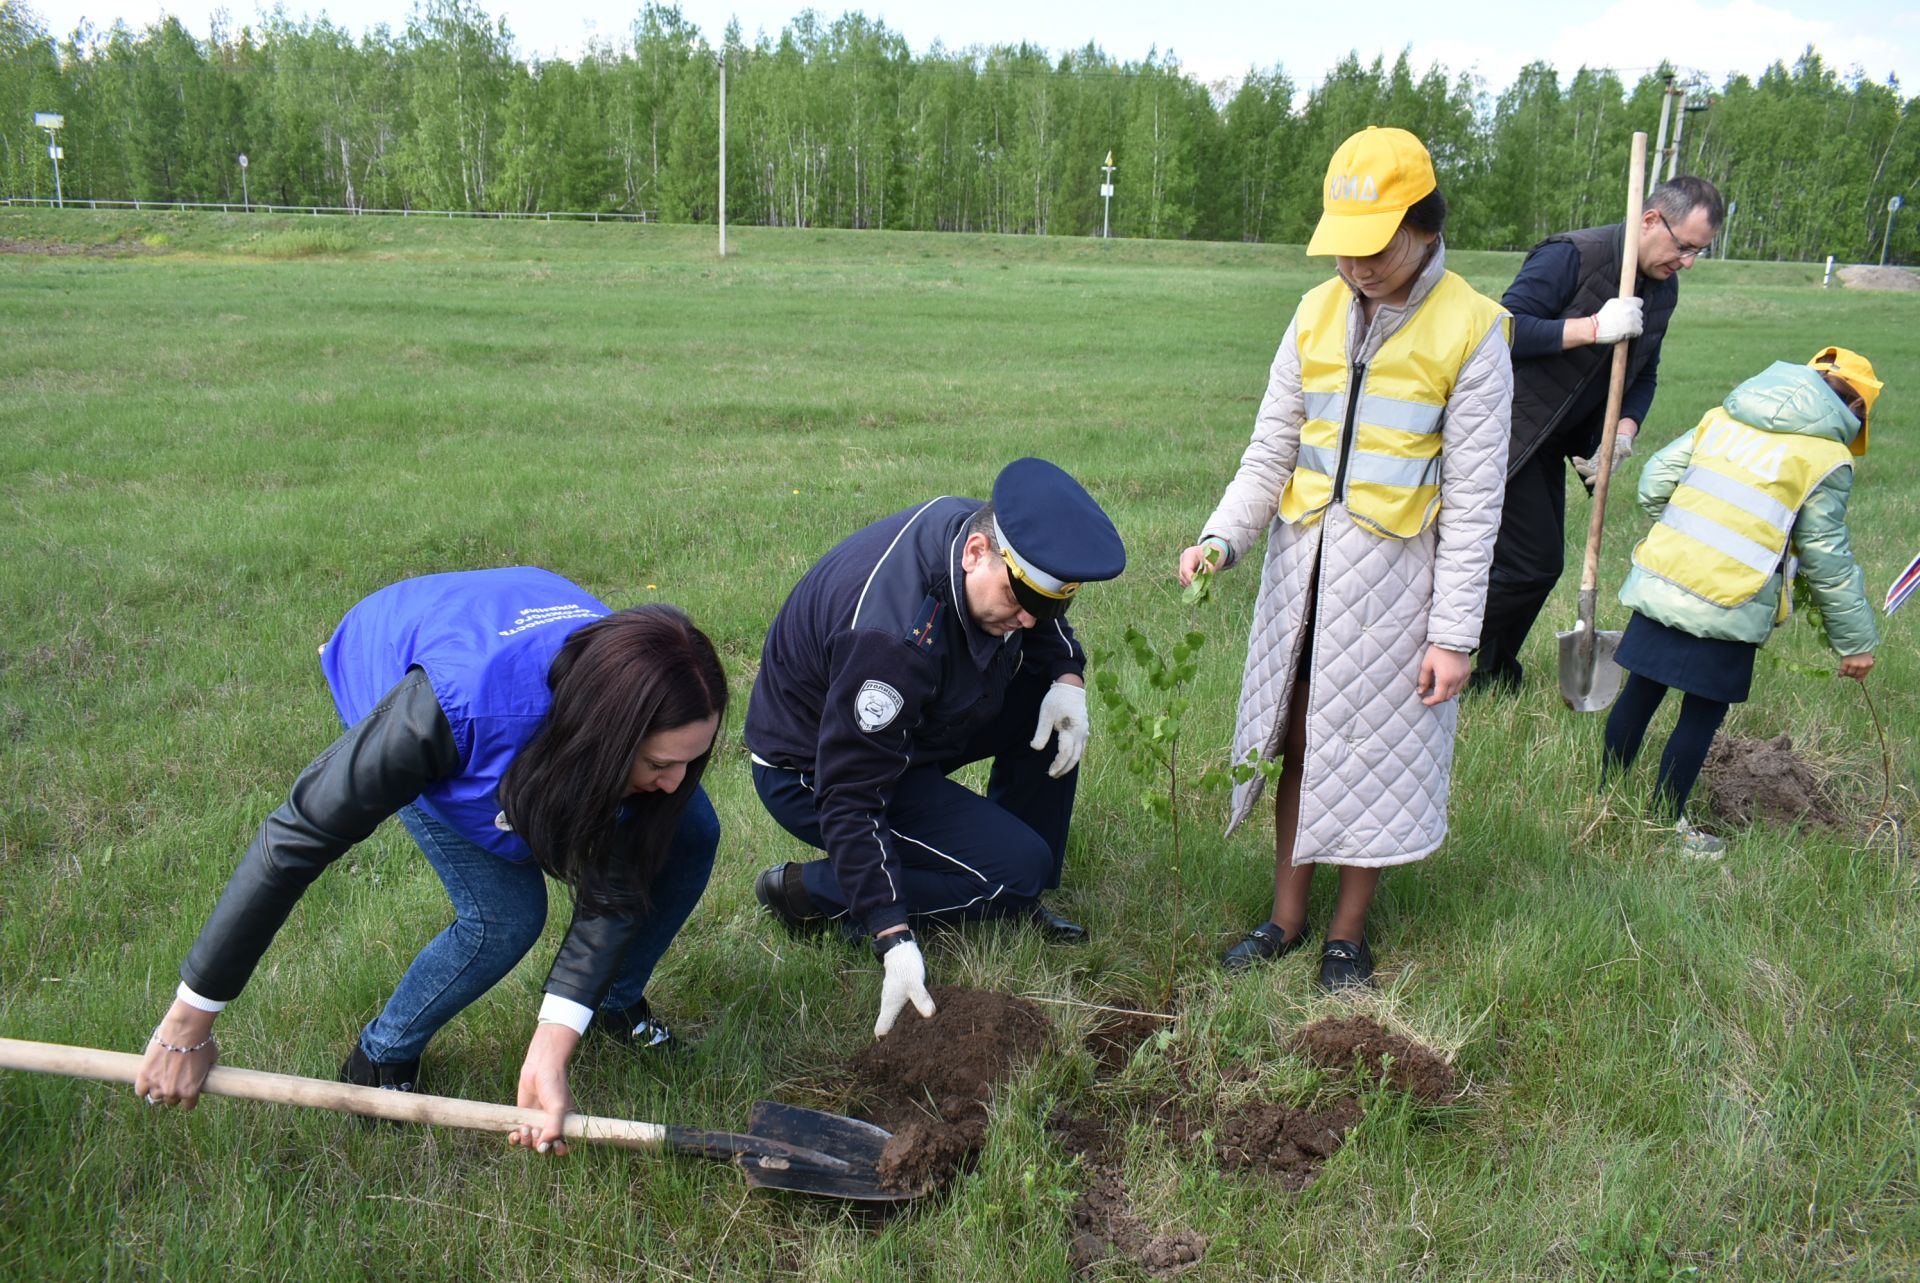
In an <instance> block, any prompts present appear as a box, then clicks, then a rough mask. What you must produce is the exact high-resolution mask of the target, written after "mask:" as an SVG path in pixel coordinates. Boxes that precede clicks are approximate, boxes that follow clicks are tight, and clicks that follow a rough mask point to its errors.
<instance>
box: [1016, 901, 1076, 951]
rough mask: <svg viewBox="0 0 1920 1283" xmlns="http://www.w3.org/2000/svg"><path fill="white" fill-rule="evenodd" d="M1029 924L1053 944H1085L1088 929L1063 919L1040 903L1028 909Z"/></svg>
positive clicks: (1035, 903)
mask: <svg viewBox="0 0 1920 1283" xmlns="http://www.w3.org/2000/svg"><path fill="white" fill-rule="evenodd" d="M1027 924H1028V925H1029V926H1031V927H1032V928H1033V929H1034V930H1035V931H1038V932H1039V933H1040V934H1041V935H1042V936H1043V937H1045V938H1046V939H1047V940H1048V941H1050V942H1051V943H1053V944H1085V943H1086V942H1087V929H1086V928H1085V927H1083V926H1081V925H1080V924H1079V923H1078V922H1075V921H1074V920H1073V919H1071V918H1063V917H1061V916H1060V915H1059V914H1057V913H1055V912H1054V911H1053V910H1052V909H1049V908H1048V907H1047V906H1046V905H1044V904H1042V903H1041V902H1040V901H1038V900H1035V901H1034V902H1033V904H1032V905H1031V906H1030V907H1029V908H1028V909H1027Z"/></svg>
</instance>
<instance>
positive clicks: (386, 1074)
mask: <svg viewBox="0 0 1920 1283" xmlns="http://www.w3.org/2000/svg"><path fill="white" fill-rule="evenodd" d="M340 1081H341V1082H343V1083H351V1084H353V1085H354V1086H355V1087H378V1088H380V1089H381V1090H382V1091H412V1090H414V1085H415V1084H416V1083H418V1082H419V1081H420V1060H419V1058H418V1057H415V1058H414V1059H412V1060H403V1061H401V1062H400V1063H399V1064H396V1065H376V1064H374V1063H373V1061H371V1060H369V1059H367V1053H366V1052H365V1050H363V1049H362V1048H361V1046H360V1040H359V1039H358V1038H356V1039H354V1041H353V1051H352V1052H351V1053H350V1054H349V1055H348V1056H347V1059H346V1063H344V1064H342V1065H341V1066H340Z"/></svg>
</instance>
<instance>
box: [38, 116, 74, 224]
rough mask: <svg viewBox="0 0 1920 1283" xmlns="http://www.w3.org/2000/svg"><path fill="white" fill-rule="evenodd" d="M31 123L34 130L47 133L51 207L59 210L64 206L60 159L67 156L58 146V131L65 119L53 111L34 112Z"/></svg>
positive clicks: (63, 149) (64, 150)
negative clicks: (50, 162) (51, 195)
mask: <svg viewBox="0 0 1920 1283" xmlns="http://www.w3.org/2000/svg"><path fill="white" fill-rule="evenodd" d="M33 123H34V126H35V127H36V128H39V129H44V130H46V131H47V158H48V159H49V160H51V161H52V162H53V207H54V208H55V209H60V208H62V207H64V206H65V204H66V199H65V198H64V197H63V196H62V195H61V194H60V159H61V157H63V156H65V155H66V154H67V151H66V148H64V147H62V146H61V145H60V129H61V127H62V126H64V125H65V124H66V123H67V118H66V117H65V116H62V115H61V114H60V113H59V112H55V111H36V112H34V113H33Z"/></svg>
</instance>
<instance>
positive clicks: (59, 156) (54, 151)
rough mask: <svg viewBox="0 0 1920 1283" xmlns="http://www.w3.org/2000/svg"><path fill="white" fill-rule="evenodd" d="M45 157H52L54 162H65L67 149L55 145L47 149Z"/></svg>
mask: <svg viewBox="0 0 1920 1283" xmlns="http://www.w3.org/2000/svg"><path fill="white" fill-rule="evenodd" d="M47 155H49V156H51V157H53V158H54V159H55V160H65V159H66V158H67V149H66V148H65V147H62V146H60V145H59V144H58V143H55V144H54V145H53V146H51V147H49V148H47Z"/></svg>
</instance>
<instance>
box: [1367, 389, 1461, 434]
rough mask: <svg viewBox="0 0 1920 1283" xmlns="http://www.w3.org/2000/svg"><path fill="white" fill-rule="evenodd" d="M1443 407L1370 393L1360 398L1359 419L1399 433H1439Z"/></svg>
mask: <svg viewBox="0 0 1920 1283" xmlns="http://www.w3.org/2000/svg"><path fill="white" fill-rule="evenodd" d="M1441 413H1442V407H1440V406H1437V405H1427V404H1425V403H1424V402H1421V401H1401V400H1398V399H1397V398H1394V397H1390V396H1376V395H1375V394H1374V393H1372V392H1369V393H1367V394H1366V395H1364V396H1362V397H1361V398H1360V413H1359V415H1358V418H1359V420H1360V422H1362V423H1371V424H1372V425H1374V426H1375V427H1377V428H1393V429H1394V430H1396V431H1399V432H1420V433H1428V432H1438V431H1439V430H1440V417H1441Z"/></svg>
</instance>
